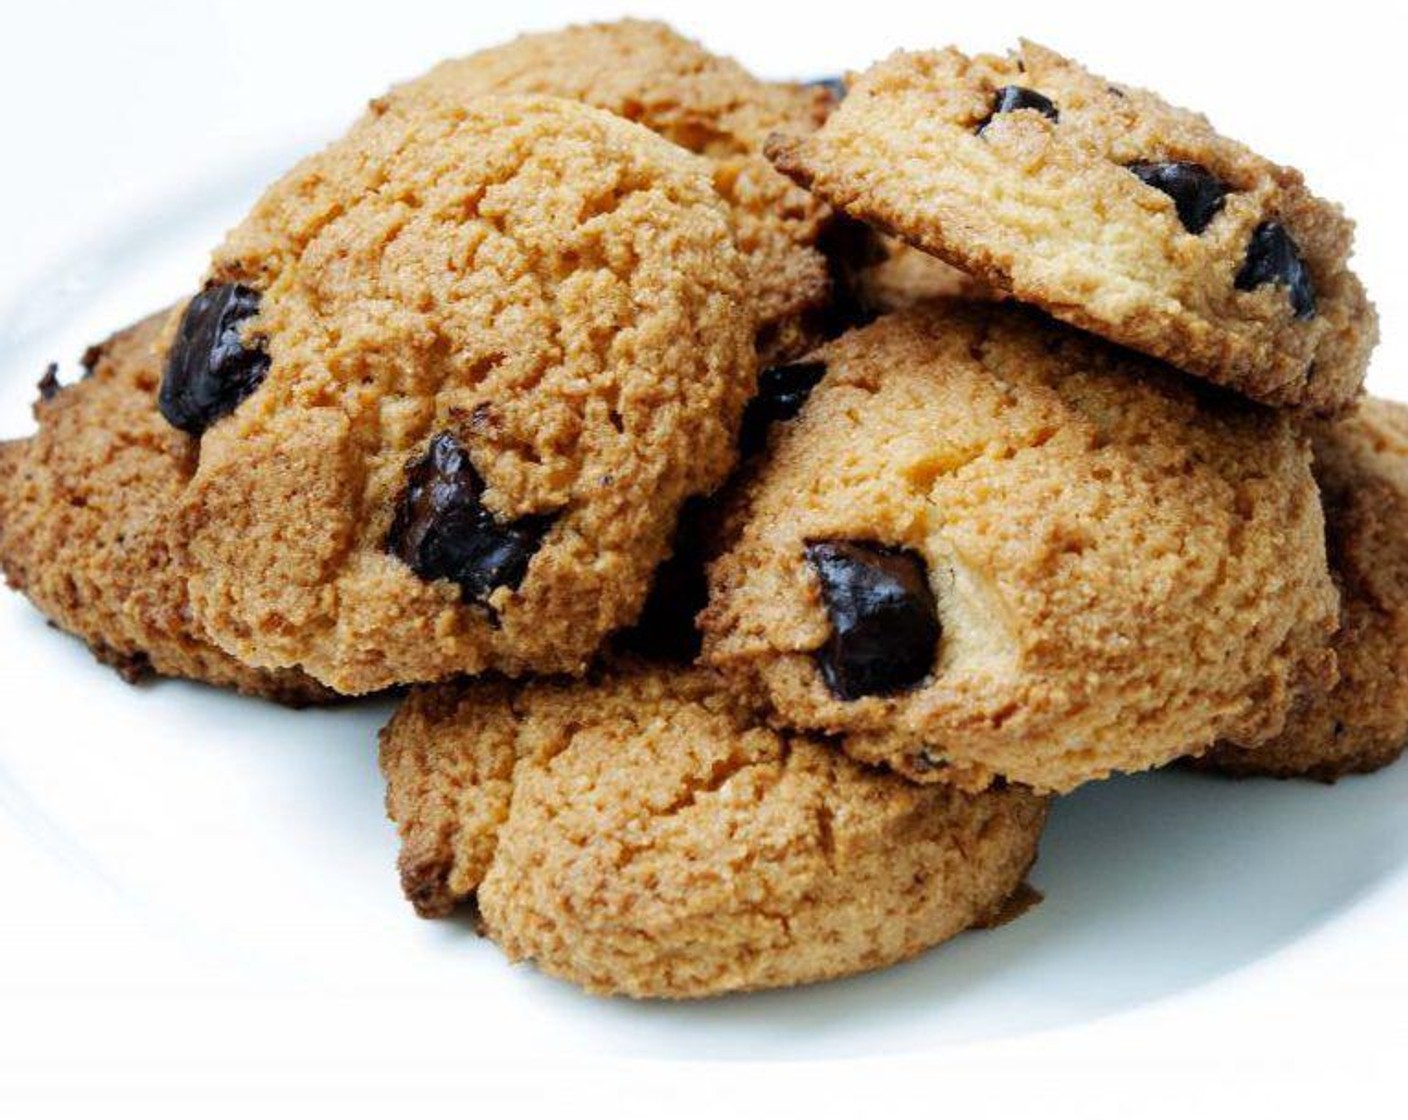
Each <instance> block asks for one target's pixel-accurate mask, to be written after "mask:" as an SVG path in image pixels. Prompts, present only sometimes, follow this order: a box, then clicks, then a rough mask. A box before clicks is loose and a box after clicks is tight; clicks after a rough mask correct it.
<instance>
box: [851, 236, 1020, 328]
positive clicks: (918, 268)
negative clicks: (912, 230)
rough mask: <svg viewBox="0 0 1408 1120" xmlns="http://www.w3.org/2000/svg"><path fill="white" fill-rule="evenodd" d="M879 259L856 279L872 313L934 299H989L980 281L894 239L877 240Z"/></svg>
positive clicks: (992, 294) (990, 292)
mask: <svg viewBox="0 0 1408 1120" xmlns="http://www.w3.org/2000/svg"><path fill="white" fill-rule="evenodd" d="M880 242H881V246H882V249H883V254H884V255H883V256H881V257H880V259H879V260H877V261H876V262H875V263H874V264H871V265H868V266H866V267H864V268H862V269H861V270H860V271H859V273H858V275H857V278H856V283H857V287H858V289H859V294H860V299H861V302H862V305H863V306H865V307H867V308H870V309H872V310H873V311H875V312H879V313H882V314H883V313H884V312H887V311H904V310H906V309H907V308H911V307H916V306H918V305H919V304H923V303H927V302H929V301H930V300H935V299H991V298H996V297H997V295H998V294H999V293H997V292H995V291H993V290H992V289H991V288H989V287H988V286H987V285H986V284H984V283H983V282H982V281H981V280H976V279H974V278H973V277H972V276H969V275H968V274H967V273H966V272H961V271H959V270H958V269H956V268H954V267H953V265H951V264H948V263H947V262H946V261H942V260H940V259H939V258H938V257H935V256H932V255H931V254H929V253H926V252H924V251H923V250H922V249H916V248H915V247H914V246H913V245H908V244H906V243H905V242H903V241H900V240H899V239H898V238H894V237H883V236H882V237H881V239H880Z"/></svg>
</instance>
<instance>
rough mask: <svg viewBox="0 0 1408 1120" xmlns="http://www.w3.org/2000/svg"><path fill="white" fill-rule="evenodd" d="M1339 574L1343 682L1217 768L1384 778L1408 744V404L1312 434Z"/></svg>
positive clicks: (1373, 407) (1368, 408) (1221, 756)
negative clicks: (1379, 774)
mask: <svg viewBox="0 0 1408 1120" xmlns="http://www.w3.org/2000/svg"><path fill="white" fill-rule="evenodd" d="M1313 444H1314V449H1315V477H1316V479H1317V480H1318V481H1319V483H1320V493H1321V496H1322V498H1323V500H1324V506H1325V532H1326V537H1327V539H1328V542H1329V556H1330V570H1331V572H1332V573H1333V574H1334V576H1335V582H1336V583H1337V584H1338V586H1339V590H1340V603H1341V624H1340V630H1339V633H1337V634H1336V635H1335V639H1334V648H1335V653H1336V655H1337V658H1338V662H1339V674H1340V676H1339V683H1338V684H1336V685H1335V686H1334V688H1332V689H1330V690H1328V691H1326V690H1324V689H1321V690H1318V691H1317V690H1311V691H1309V692H1308V693H1307V695H1306V696H1305V697H1304V698H1303V699H1302V701H1301V703H1300V704H1298V705H1297V706H1296V708H1295V710H1294V711H1293V712H1292V713H1291V716H1290V718H1289V719H1288V720H1287V721H1286V729H1285V731H1284V732H1283V733H1282V734H1281V735H1279V736H1277V737H1276V738H1275V739H1273V740H1271V741H1270V742H1268V743H1264V744H1262V745H1261V746H1258V747H1255V748H1253V749H1246V748H1242V747H1237V746H1233V745H1231V744H1224V745H1221V746H1219V747H1218V748H1217V749H1216V750H1214V751H1213V752H1211V754H1210V755H1209V756H1208V761H1209V763H1210V764H1212V765H1214V766H1216V767H1219V768H1221V769H1225V770H1229V771H1232V772H1234V773H1240V774H1269V775H1276V776H1280V777H1295V776H1305V777H1311V778H1319V779H1322V780H1332V779H1334V778H1338V777H1340V776H1342V775H1344V774H1350V773H1358V772H1364V771H1369V770H1375V769H1378V768H1379V767H1380V766H1384V765H1387V764H1388V763H1390V762H1392V761H1393V760H1394V759H1396V758H1397V757H1398V756H1399V755H1400V754H1401V753H1402V752H1403V748H1404V746H1405V744H1408V406H1405V405H1402V404H1398V403H1395V402H1392V401H1384V400H1376V399H1373V398H1366V399H1365V400H1364V401H1362V402H1361V403H1360V405H1359V408H1358V409H1357V410H1356V411H1355V412H1354V413H1352V414H1351V415H1350V416H1349V417H1348V418H1347V419H1345V420H1343V421H1340V422H1338V423H1321V424H1317V425H1316V426H1315V428H1314V430H1313Z"/></svg>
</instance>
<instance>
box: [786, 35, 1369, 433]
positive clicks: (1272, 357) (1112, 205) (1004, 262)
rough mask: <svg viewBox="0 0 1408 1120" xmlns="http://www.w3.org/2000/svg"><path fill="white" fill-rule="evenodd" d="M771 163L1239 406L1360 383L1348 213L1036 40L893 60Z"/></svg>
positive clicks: (1353, 390) (1360, 300)
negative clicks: (1237, 396) (980, 51)
mask: <svg viewBox="0 0 1408 1120" xmlns="http://www.w3.org/2000/svg"><path fill="white" fill-rule="evenodd" d="M769 153H770V155H771V156H772V158H773V161H774V163H775V164H776V165H777V166H778V167H779V168H781V169H782V170H783V171H785V172H787V173H788V174H789V175H791V176H792V177H793V178H794V179H796V180H797V181H798V182H799V183H803V184H805V185H807V186H809V187H810V188H811V189H812V190H813V191H815V192H816V193H817V194H819V195H820V196H821V197H822V198H823V199H824V200H826V201H827V202H829V203H831V204H832V205H833V206H836V207H838V208H839V209H841V210H843V211H845V212H846V213H848V214H851V215H852V216H854V217H857V218H860V219H862V220H864V221H867V222H872V223H874V224H876V225H878V226H880V227H882V228H884V229H886V230H888V231H891V232H893V233H895V234H896V235H898V236H900V237H902V238H904V239H905V240H907V241H910V242H912V243H913V244H915V245H918V246H919V247H920V248H923V249H926V250H928V251H929V252H932V253H934V254H936V255H938V256H940V257H943V258H944V259H945V260H947V261H949V262H950V263H952V264H954V265H956V266H957V267H959V268H961V269H963V270H964V271H966V272H969V273H972V274H973V275H974V276H977V277H978V278H980V279H982V280H985V281H987V282H988V283H990V284H992V285H994V286H995V287H998V288H1002V289H1005V290H1008V291H1010V292H1011V293H1012V294H1013V295H1014V296H1016V297H1017V298H1018V299H1020V300H1024V301H1027V302H1030V303H1034V304H1036V305H1037V306H1039V307H1041V308H1043V309H1045V310H1046V311H1048V312H1049V313H1050V314H1052V315H1055V316H1056V317H1058V318H1060V319H1064V320H1065V321H1067V322H1069V323H1073V324H1074V325H1076V326H1078V327H1082V328H1084V329H1086V330H1090V331H1094V332H1095V333H1097V334H1101V335H1104V336H1105V337H1107V338H1110V339H1113V340H1114V341H1116V342H1118V343H1121V344H1123V345H1125V346H1130V347H1133V348H1134V349H1136V350H1141V351H1144V352H1145V353H1148V354H1152V355H1154V356H1155V357H1159V358H1163V359H1165V360H1166V361H1168V362H1170V363H1172V364H1173V365H1175V366H1178V367H1179V368H1181V369H1185V370H1189V371H1191V372H1194V373H1197V374H1199V375H1201V376H1203V377H1206V378H1208V379H1209V380H1211V381H1214V382H1217V383H1218V384H1220V385H1224V386H1227V387H1228V388H1231V389H1235V390H1236V391H1238V392H1240V393H1244V394H1246V395H1247V396H1250V397H1254V398H1256V399H1257V400H1261V401H1265V402H1267V403H1270V404H1274V405H1291V406H1301V407H1306V408H1311V409H1316V410H1320V411H1332V410H1335V409H1338V408H1341V407H1343V406H1345V405H1347V404H1349V403H1350V402H1352V401H1353V400H1354V398H1355V396H1356V395H1357V393H1358V392H1359V388H1360V385H1361V383H1362V381H1363V378H1364V370H1365V367H1366V365H1367V362H1368V358H1369V353H1370V351H1371V350H1372V349H1373V346H1374V344H1375V342H1376V341H1377V338H1378V325H1377V318H1376V316H1375V314H1374V311H1373V307H1372V306H1371V305H1370V304H1369V302H1368V300H1367V299H1366V297H1365V294H1364V290H1363V287H1362V285H1361V284H1360V283H1359V280H1358V279H1357V277H1355V275H1354V273H1352V272H1351V271H1350V270H1349V268H1348V266H1347V263H1346V262H1347V259H1348V257H1349V253H1350V242H1351V235H1352V226H1351V223H1350V222H1349V221H1348V219H1346V218H1345V217H1344V215H1343V214H1342V213H1341V211H1340V210H1339V208H1338V207H1337V206H1334V205H1332V204H1331V203H1328V202H1325V201H1323V200H1322V199H1319V198H1317V197H1315V196H1314V195H1312V194H1311V193H1310V192H1309V191H1308V190H1307V189H1306V187H1305V184H1304V183H1303V181H1302V179H1301V176H1300V173H1299V172H1297V171H1295V170H1293V169H1292V168H1288V167H1281V166H1279V165H1277V164H1274V163H1272V162H1270V161H1269V160H1266V159H1264V158H1262V157H1261V156H1258V155H1256V154H1255V153H1253V152H1252V151H1250V150H1249V149H1247V148H1246V147H1244V146H1243V145H1241V144H1238V143H1236V142H1234V141H1231V140H1228V139H1225V138H1224V137H1222V136H1220V135H1218V133H1217V132H1215V131H1214V130H1213V128H1212V126H1211V125H1210V124H1209V123H1208V122H1207V120H1206V119H1205V118H1204V117H1201V116H1199V115H1197V114H1194V113H1190V112H1187V111H1186V110H1183V109H1177V108H1174V107H1173V106H1171V105H1168V104H1167V103H1165V102H1164V101H1162V100H1161V99H1159V98H1158V97H1157V96H1155V95H1154V94H1152V93H1148V92H1145V91H1143V90H1139V89H1134V88H1132V87H1129V86H1116V85H1112V84H1110V83H1109V82H1107V81H1106V80H1105V79H1104V78H1100V77H1097V76H1095V75H1093V74H1089V73H1087V72H1086V71H1084V70H1083V69H1081V68H1080V67H1079V66H1078V65H1076V64H1075V63H1073V62H1071V61H1069V60H1067V59H1065V58H1062V57H1061V56H1060V55H1058V54H1055V53H1054V52H1052V51H1049V50H1047V49H1045V48H1044V47H1040V46H1037V45H1036V44H1033V43H1025V42H1024V43H1023V44H1022V45H1021V47H1020V49H1019V50H1018V51H1016V52H1014V53H1013V54H1012V55H1011V56H1010V57H1006V58H999V57H995V56H991V55H979V56H977V57H975V58H968V57H966V56H964V55H962V54H960V53H959V52H958V51H956V50H952V49H950V50H945V51H930V52H923V53H905V52H900V53H897V54H894V55H892V56H891V57H890V58H888V59H885V60H884V61H883V62H880V63H877V64H876V65H875V66H873V67H871V68H870V69H869V70H867V71H866V72H865V73H864V74H862V75H861V76H860V77H859V78H857V79H855V80H854V81H853V82H852V83H851V85H850V87H849V91H848V93H847V96H846V98H845V100H844V101H843V102H842V103H841V106H840V108H839V109H837V111H836V112H835V113H833V114H832V115H831V117H830V119H829V120H828V121H827V123H826V125H825V126H824V127H823V128H822V129H821V130H820V131H818V132H816V133H814V134H811V135H807V136H781V137H779V138H777V140H776V141H775V142H773V143H772V144H771V145H770V147H769Z"/></svg>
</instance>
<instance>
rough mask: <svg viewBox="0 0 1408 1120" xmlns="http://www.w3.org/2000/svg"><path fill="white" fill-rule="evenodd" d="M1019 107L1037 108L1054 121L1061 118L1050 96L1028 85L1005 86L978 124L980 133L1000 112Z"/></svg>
mask: <svg viewBox="0 0 1408 1120" xmlns="http://www.w3.org/2000/svg"><path fill="white" fill-rule="evenodd" d="M1018 109H1035V110H1036V111H1037V112H1038V113H1040V114H1041V115H1042V116H1043V117H1046V118H1047V119H1048V120H1052V121H1059V120H1060V119H1061V114H1060V112H1059V111H1058V110H1057V108H1056V105H1055V103H1054V102H1052V100H1051V99H1050V98H1049V97H1044V96H1043V95H1042V94H1039V93H1037V91H1036V90H1034V89H1027V87H1026V86H1003V87H1002V88H1001V89H999V90H998V91H997V93H995V94H994V95H993V100H992V112H991V113H989V114H988V115H987V117H986V118H985V119H984V120H983V122H982V123H981V124H979V125H978V129H977V131H978V134H979V135H982V131H983V129H985V128H987V126H988V125H989V124H991V123H992V119H993V117H995V116H997V115H998V114H999V113H1013V112H1016V111H1017V110H1018Z"/></svg>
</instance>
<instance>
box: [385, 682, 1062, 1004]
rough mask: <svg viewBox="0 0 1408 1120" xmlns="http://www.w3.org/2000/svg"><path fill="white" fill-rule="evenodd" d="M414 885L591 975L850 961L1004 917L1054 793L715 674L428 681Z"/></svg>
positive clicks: (761, 978) (625, 985)
mask: <svg viewBox="0 0 1408 1120" xmlns="http://www.w3.org/2000/svg"><path fill="white" fill-rule="evenodd" d="M381 763H382V768H383V770H384V772H385V774H386V777H387V782H388V795H387V805H388V809H389V811H390V814H391V816H392V818H393V819H394V820H395V821H396V823H397V826H398V828H399V830H400V833H401V837H402V844H403V847H402V851H401V858H400V867H401V875H402V881H403V884H404V886H405V890H406V894H407V896H408V897H409V898H410V899H411V901H412V902H413V903H414V904H415V906H416V909H417V910H418V911H419V912H420V913H421V914H422V915H426V916H434V915H439V914H444V913H446V912H448V911H449V910H450V909H451V908H452V907H453V906H454V905H455V904H456V903H459V902H463V901H467V900H470V899H472V900H473V901H474V902H475V903H476V904H477V907H478V911H479V916H480V920H481V922H482V925H483V928H484V930H485V932H487V934H488V935H489V936H490V937H491V938H493V939H494V940H495V941H496V942H498V944H499V945H500V946H501V947H502V948H503V949H504V951H505V952H506V953H507V954H508V956H509V957H510V958H511V959H513V960H532V961H535V962H536V964H537V965H538V967H539V968H541V969H542V970H543V971H545V972H548V973H550V974H552V975H554V976H558V977H561V978H563V979H566V980H570V981H571V982H573V983H575V984H579V985H581V986H582V987H584V988H586V989H587V990H589V991H592V992H596V993H603V994H605V993H619V994H625V995H630V996H636V997H663V998H686V997H697V996H710V995H719V994H722V993H724V992H730V991H739V990H744V989H753V988H774V987H782V986H786V985H791V984H802V983H808V982H812V981H818V980H825V979H829V978H832V977H837V976H844V975H848V974H850V973H855V972H861V971H865V970H868V969H873V968H879V967H882V966H884V965H887V964H891V963H894V962H896V961H900V960H904V959H905V958H907V957H911V956H913V955H914V954H916V953H919V952H921V951H923V950H924V949H927V948H929V947H930V946H932V945H936V944H938V943H939V942H940V941H944V940H946V939H947V938H949V937H951V936H953V935H954V934H956V933H958V932H959V931H960V930H963V929H966V928H968V927H970V926H973V925H978V924H986V923H988V922H990V921H991V920H992V919H994V918H995V917H997V916H999V915H1000V914H1001V912H1002V910H1003V907H1004V903H1005V902H1006V900H1007V899H1008V898H1009V897H1010V896H1011V895H1012V894H1013V893H1014V891H1016V890H1017V889H1018V887H1019V885H1020V884H1021V882H1022V877H1023V876H1024V875H1025V874H1026V872H1027V869H1028V868H1029V867H1030V866H1031V863H1032V861H1033V860H1034V859H1035V857H1036V847H1037V839H1038V836H1039V833H1040V831H1041V827H1042V823H1043V819H1044V817H1045V812H1046V806H1045V801H1044V799H1042V798H1039V797H1037V796H1035V795H1033V794H1031V793H1028V792H1026V791H1023V790H1019V789H1016V788H1010V789H1006V790H1003V791H999V792H989V793H983V794H976V795H970V794H965V793H962V792H960V791H958V790H954V789H951V788H949V787H946V786H919V785H915V784H914V783H911V782H906V781H904V780H902V779H900V778H898V777H896V776H894V775H889V774H885V773H884V772H883V771H876V770H870V769H867V768H865V767H862V766H859V765H857V764H856V763H854V762H852V761H850V760H849V759H847V758H846V757H845V756H844V755H842V754H840V753H839V752H837V751H834V750H832V749H831V748H830V747H828V746H827V745H825V744H824V743H822V742H820V741H818V740H816V739H813V738H811V737H808V736H805V735H799V734H790V733H784V732H778V731H773V730H770V729H768V728H767V727H765V726H763V725H762V723H761V722H760V721H759V720H758V719H757V718H756V717H755V716H754V715H753V714H752V713H751V712H750V711H749V710H748V709H747V708H746V707H745V706H744V705H743V704H741V703H740V702H739V701H738V700H737V699H736V698H734V697H733V696H731V695H730V694H729V693H727V692H726V691H723V690H722V689H721V688H720V686H719V682H718V681H717V680H716V679H715V678H714V677H713V676H712V675H711V674H708V673H707V672H704V671H700V670H688V669H645V668H640V667H628V668H624V669H619V670H617V671H616V672H614V673H611V674H606V675H604V676H602V677H601V678H599V679H596V680H588V681H579V682H575V683H569V684H562V683H549V682H536V683H530V684H520V685H514V684H510V683H505V682H502V681H500V682H492V681H490V682H478V683H470V684H465V685H445V686H439V687H435V688H424V689H418V690H416V691H414V692H412V694H411V696H410V698H409V699H408V700H407V701H406V703H405V704H404V706H403V707H402V708H401V709H400V711H398V712H397V714H396V716H395V717H394V719H393V720H392V722H391V724H390V725H389V727H388V728H387V729H386V730H385V731H384V732H383V733H382V746H381Z"/></svg>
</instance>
